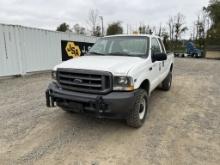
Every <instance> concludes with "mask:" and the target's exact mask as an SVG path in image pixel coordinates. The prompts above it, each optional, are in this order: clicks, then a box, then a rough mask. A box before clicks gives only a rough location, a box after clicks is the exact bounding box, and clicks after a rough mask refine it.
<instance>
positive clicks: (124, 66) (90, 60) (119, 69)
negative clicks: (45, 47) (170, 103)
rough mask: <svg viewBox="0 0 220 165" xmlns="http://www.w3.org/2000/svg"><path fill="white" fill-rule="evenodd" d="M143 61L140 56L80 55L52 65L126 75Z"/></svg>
mask: <svg viewBox="0 0 220 165" xmlns="http://www.w3.org/2000/svg"><path fill="white" fill-rule="evenodd" d="M139 62H143V59H142V58H140V57H128V56H124V57H123V56H93V55H91V56H82V57H78V58H74V59H71V60H68V61H65V62H63V63H61V64H59V65H57V66H55V67H54V70H56V69H57V68H72V69H85V70H100V71H108V72H111V73H112V74H113V75H127V73H128V71H129V70H130V69H131V68H132V67H133V66H134V65H136V64H137V63H139Z"/></svg>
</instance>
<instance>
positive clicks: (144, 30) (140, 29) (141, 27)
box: [138, 25, 146, 34]
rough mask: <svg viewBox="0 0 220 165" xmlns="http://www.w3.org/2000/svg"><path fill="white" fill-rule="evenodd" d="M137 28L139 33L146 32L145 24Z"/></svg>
mask: <svg viewBox="0 0 220 165" xmlns="http://www.w3.org/2000/svg"><path fill="white" fill-rule="evenodd" d="M138 30H139V34H146V26H145V25H140V26H139V28H138Z"/></svg>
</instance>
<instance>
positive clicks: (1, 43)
mask: <svg viewBox="0 0 220 165" xmlns="http://www.w3.org/2000/svg"><path fill="white" fill-rule="evenodd" d="M96 40H97V37H91V36H84V35H76V34H74V33H71V32H56V31H50V30H43V29H37V28H30V27H24V26H20V25H6V24H0V76H12V75H25V74H26V73H29V72H35V71H44V70H51V69H52V67H53V66H54V65H57V64H59V63H61V62H62V54H63V50H62V44H63V43H64V44H65V43H68V41H72V42H77V43H78V44H80V46H81V45H83V44H93V43H95V42H96ZM70 45H71V44H70ZM81 52H83V50H82V51H81Z"/></svg>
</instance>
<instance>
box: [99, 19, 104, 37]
mask: <svg viewBox="0 0 220 165" xmlns="http://www.w3.org/2000/svg"><path fill="white" fill-rule="evenodd" d="M99 18H100V19H101V21H102V36H104V25H103V16H99Z"/></svg>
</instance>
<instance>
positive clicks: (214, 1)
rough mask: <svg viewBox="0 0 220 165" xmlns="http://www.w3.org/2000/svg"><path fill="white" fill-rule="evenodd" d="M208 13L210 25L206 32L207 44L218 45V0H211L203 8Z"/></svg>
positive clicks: (219, 38)
mask: <svg viewBox="0 0 220 165" xmlns="http://www.w3.org/2000/svg"><path fill="white" fill-rule="evenodd" d="M203 10H204V11H206V12H207V14H208V15H209V17H210V19H211V21H212V25H211V27H210V29H209V30H208V32H207V39H206V40H207V43H208V45H220V1H219V0H211V1H210V3H209V5H208V7H204V8H203Z"/></svg>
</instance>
